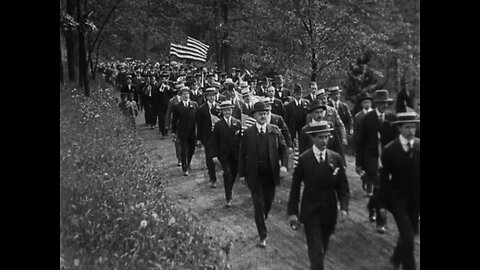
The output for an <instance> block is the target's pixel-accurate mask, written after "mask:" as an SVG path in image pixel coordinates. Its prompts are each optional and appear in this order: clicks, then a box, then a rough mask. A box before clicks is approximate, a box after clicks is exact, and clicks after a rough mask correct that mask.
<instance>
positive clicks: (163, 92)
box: [153, 73, 170, 139]
mask: <svg viewBox="0 0 480 270" xmlns="http://www.w3.org/2000/svg"><path fill="white" fill-rule="evenodd" d="M167 78H168V75H167V74H165V73H163V74H161V75H160V81H159V82H158V83H156V85H155V86H154V87H153V102H154V112H155V113H156V117H157V118H158V131H159V132H160V134H162V139H164V138H165V137H166V136H167V129H166V128H165V114H166V113H167V108H168V97H167V93H168V91H170V86H169V85H168V83H167Z"/></svg>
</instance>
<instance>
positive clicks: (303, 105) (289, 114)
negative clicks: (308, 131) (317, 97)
mask: <svg viewBox="0 0 480 270" xmlns="http://www.w3.org/2000/svg"><path fill="white" fill-rule="evenodd" d="M308 104H310V102H309V101H308V100H306V99H304V98H302V99H300V101H299V106H297V105H296V103H295V100H292V101H290V102H289V103H288V104H287V106H285V122H286V123H287V126H288V131H289V132H290V135H291V136H292V138H295V137H296V134H297V131H298V132H300V130H301V129H302V128H303V127H304V126H305V124H306V123H307V111H308Z"/></svg>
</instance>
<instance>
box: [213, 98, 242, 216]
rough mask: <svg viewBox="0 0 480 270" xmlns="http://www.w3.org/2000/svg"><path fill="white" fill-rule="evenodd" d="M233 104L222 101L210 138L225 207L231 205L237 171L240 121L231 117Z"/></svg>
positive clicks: (228, 101)
mask: <svg viewBox="0 0 480 270" xmlns="http://www.w3.org/2000/svg"><path fill="white" fill-rule="evenodd" d="M233 107H234V106H233V104H232V102H231V101H230V100H226V101H222V103H221V104H220V110H221V112H222V115H223V117H222V118H221V119H220V120H219V121H217V122H216V123H215V127H214V129H213V139H212V155H213V156H214V158H213V160H214V162H215V163H220V165H221V166H222V170H223V185H224V188H225V199H226V201H227V204H226V207H231V206H232V190H233V184H234V182H235V178H236V177H237V173H238V152H239V147H240V138H241V131H242V122H241V121H240V120H239V119H236V118H233V117H232V111H233Z"/></svg>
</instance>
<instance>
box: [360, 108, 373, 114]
mask: <svg viewBox="0 0 480 270" xmlns="http://www.w3.org/2000/svg"><path fill="white" fill-rule="evenodd" d="M362 111H363V113H364V114H367V113H368V112H370V111H373V109H372V108H368V110H365V109H362Z"/></svg>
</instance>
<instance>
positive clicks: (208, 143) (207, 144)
mask: <svg viewBox="0 0 480 270" xmlns="http://www.w3.org/2000/svg"><path fill="white" fill-rule="evenodd" d="M212 143H213V142H212V139H211V138H205V139H204V140H203V146H204V148H205V163H207V170H208V176H209V178H210V182H213V183H215V182H217V175H216V173H215V163H214V162H213V153H212ZM224 171H225V170H224Z"/></svg>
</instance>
